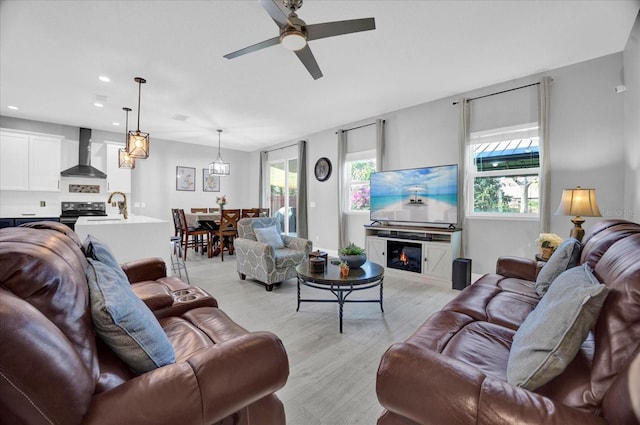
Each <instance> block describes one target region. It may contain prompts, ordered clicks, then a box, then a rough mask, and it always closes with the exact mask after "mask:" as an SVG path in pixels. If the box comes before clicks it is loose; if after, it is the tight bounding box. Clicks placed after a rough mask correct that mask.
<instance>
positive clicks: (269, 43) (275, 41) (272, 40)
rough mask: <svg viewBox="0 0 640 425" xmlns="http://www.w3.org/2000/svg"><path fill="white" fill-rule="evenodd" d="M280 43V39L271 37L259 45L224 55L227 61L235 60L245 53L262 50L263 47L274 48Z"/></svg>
mask: <svg viewBox="0 0 640 425" xmlns="http://www.w3.org/2000/svg"><path fill="white" fill-rule="evenodd" d="M279 43H280V37H273V38H270V39H268V40H265V41H261V42H260V43H256V44H254V45H252V46H249V47H245V48H244V49H240V50H236V51H235V52H231V53H228V54H226V55H224V57H225V58H227V59H233V58H237V57H238V56H242V55H246V54H247V53H251V52H255V51H257V50H261V49H264V48H265V47H270V46H275V45H276V44H279Z"/></svg>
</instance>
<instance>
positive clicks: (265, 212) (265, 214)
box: [258, 208, 269, 217]
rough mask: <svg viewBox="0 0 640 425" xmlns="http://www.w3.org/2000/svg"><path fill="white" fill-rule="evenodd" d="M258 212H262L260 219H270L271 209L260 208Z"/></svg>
mask: <svg viewBox="0 0 640 425" xmlns="http://www.w3.org/2000/svg"><path fill="white" fill-rule="evenodd" d="M258 210H259V211H260V213H259V214H258V216H259V217H269V208H258Z"/></svg>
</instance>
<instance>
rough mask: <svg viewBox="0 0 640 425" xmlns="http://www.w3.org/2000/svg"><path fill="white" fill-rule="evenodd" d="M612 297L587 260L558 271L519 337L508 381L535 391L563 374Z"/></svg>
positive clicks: (514, 340)
mask: <svg viewBox="0 0 640 425" xmlns="http://www.w3.org/2000/svg"><path fill="white" fill-rule="evenodd" d="M606 296H607V287H606V286H605V285H602V284H601V283H600V282H598V279H597V278H596V277H595V276H594V275H593V273H592V272H591V269H590V268H589V266H588V265H587V264H584V265H582V266H580V267H574V268H572V269H569V270H567V271H565V272H564V273H562V274H561V275H560V276H558V277H557V278H556V279H555V281H554V282H553V285H551V286H550V287H549V290H548V291H547V293H546V294H545V295H544V296H543V297H542V299H541V300H540V302H539V303H538V305H537V306H536V308H534V309H533V311H532V312H531V313H529V315H528V316H527V318H526V319H524V321H523V322H522V324H521V325H520V328H518V331H517V332H516V333H515V335H514V337H513V342H512V344H511V350H510V352H509V361H508V363H507V381H508V382H509V383H510V384H512V385H517V386H520V387H522V388H526V389H528V390H535V389H536V388H538V387H540V386H541V385H544V384H546V383H547V382H549V381H550V380H551V379H553V378H555V377H556V376H558V375H559V374H560V373H562V371H563V370H564V369H565V368H566V367H567V365H568V364H569V363H570V362H571V361H572V360H573V358H574V357H575V356H576V354H578V350H579V349H580V345H581V344H582V342H583V341H584V340H585V338H586V337H587V334H588V333H589V330H590V329H591V328H592V327H593V325H594V323H595V322H596V320H597V318H598V314H599V313H600V309H601V308H602V305H603V304H604V300H605V298H606Z"/></svg>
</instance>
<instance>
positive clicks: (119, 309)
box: [86, 258, 175, 374]
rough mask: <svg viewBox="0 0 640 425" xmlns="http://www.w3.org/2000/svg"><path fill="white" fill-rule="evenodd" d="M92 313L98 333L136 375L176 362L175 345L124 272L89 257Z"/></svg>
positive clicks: (88, 271) (88, 277)
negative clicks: (134, 291)
mask: <svg viewBox="0 0 640 425" xmlns="http://www.w3.org/2000/svg"><path fill="white" fill-rule="evenodd" d="M87 261H88V263H89V264H88V265H87V269H86V274H87V281H88V283H89V299H90V302H91V315H92V318H93V324H94V326H95V329H96V333H97V334H98V336H99V337H100V338H101V339H102V340H103V341H104V342H105V343H106V344H107V345H108V346H109V347H110V348H111V350H113V352H114V353H115V354H116V355H117V356H118V357H119V358H120V359H121V360H122V361H124V362H125V363H126V364H127V366H129V368H130V369H131V370H132V371H133V372H134V373H136V374H141V373H144V372H148V371H150V370H153V369H155V368H157V367H161V366H164V365H167V364H171V363H174V362H175V353H174V351H173V347H172V346H171V343H170V342H169V339H168V338H167V335H166V334H165V333H164V331H163V330H162V327H161V326H160V323H158V320H157V319H156V317H155V316H154V315H153V313H152V312H151V310H149V308H148V307H147V306H146V305H145V304H144V302H142V300H140V298H138V297H137V296H136V295H135V294H134V293H133V291H132V290H131V285H130V284H129V281H128V280H127V278H126V276H125V274H124V272H123V271H122V270H120V273H118V271H117V270H115V269H114V268H112V267H110V266H108V265H106V264H104V263H101V262H100V261H96V260H94V259H93V258H87Z"/></svg>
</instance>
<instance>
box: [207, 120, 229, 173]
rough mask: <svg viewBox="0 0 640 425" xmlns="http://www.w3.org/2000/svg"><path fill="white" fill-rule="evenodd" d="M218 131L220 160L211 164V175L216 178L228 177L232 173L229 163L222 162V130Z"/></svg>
mask: <svg viewBox="0 0 640 425" xmlns="http://www.w3.org/2000/svg"><path fill="white" fill-rule="evenodd" d="M217 131H218V159H216V160H215V161H213V162H212V163H210V164H209V175H214V176H228V175H229V173H230V166H229V163H228V162H224V161H223V160H222V155H220V133H222V130H217Z"/></svg>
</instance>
